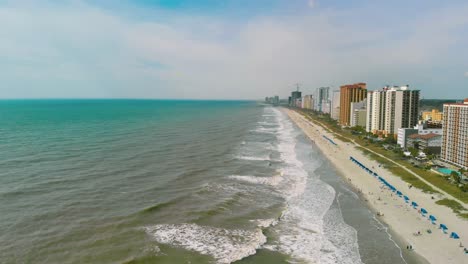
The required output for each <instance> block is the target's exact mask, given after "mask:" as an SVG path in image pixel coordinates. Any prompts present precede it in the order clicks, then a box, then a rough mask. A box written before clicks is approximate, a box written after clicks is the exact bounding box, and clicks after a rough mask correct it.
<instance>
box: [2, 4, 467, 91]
mask: <svg viewBox="0 0 468 264" xmlns="http://www.w3.org/2000/svg"><path fill="white" fill-rule="evenodd" d="M466 14H468V1H466V0H460V1H458V0H453V1H449V0H447V1H440V0H437V1H436V0H392V1H387V0H386V1H381V0H354V1H353V0H346V1H345V0H198V1H196V0H153V1H151V0H135V1H129V0H123V1H114V0H95V1H91V0H82V1H80V0H72V1H67V0H63V1H38V0H35V1H22V0H15V1H9V0H6V1H5V0H0V25H1V26H0V98H3V99H10V98H162V99H178V98H180V99H260V98H264V97H265V96H272V95H279V96H280V97H282V98H285V97H286V96H288V94H289V93H290V91H291V90H293V89H295V84H296V83H299V84H300V85H301V89H302V90H303V91H304V92H305V93H311V92H312V91H314V90H315V88H317V87H321V86H330V87H332V88H333V89H338V88H339V86H340V85H343V84H348V83H356V82H366V83H367V84H368V89H369V90H376V89H380V88H381V87H383V86H384V85H406V84H408V85H410V87H411V88H413V89H419V90H421V95H422V97H423V98H426V99H461V98H465V97H468V16H467V15H466Z"/></svg>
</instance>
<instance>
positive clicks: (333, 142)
mask: <svg viewBox="0 0 468 264" xmlns="http://www.w3.org/2000/svg"><path fill="white" fill-rule="evenodd" d="M323 137H324V138H325V139H326V140H328V141H330V143H332V144H333V145H335V146H338V144H336V143H335V141H333V140H331V139H330V138H328V137H327V136H323Z"/></svg>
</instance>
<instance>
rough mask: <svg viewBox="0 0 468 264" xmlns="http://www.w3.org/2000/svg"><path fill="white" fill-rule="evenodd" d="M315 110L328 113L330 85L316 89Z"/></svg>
mask: <svg viewBox="0 0 468 264" xmlns="http://www.w3.org/2000/svg"><path fill="white" fill-rule="evenodd" d="M315 99H316V103H315V104H316V109H315V110H316V111H319V112H322V113H330V87H320V88H318V89H317V96H316V98H315Z"/></svg>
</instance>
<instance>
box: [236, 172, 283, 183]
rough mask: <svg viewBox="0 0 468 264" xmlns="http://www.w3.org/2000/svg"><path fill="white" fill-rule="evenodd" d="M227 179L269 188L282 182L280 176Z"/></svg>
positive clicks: (239, 176) (238, 176)
mask: <svg viewBox="0 0 468 264" xmlns="http://www.w3.org/2000/svg"><path fill="white" fill-rule="evenodd" d="M229 178H231V179H235V180H239V181H244V182H249V183H253V184H265V185H271V186H276V185H278V184H279V183H280V182H281V181H282V180H283V179H282V177H281V175H275V176H271V177H258V176H241V175H231V176H229Z"/></svg>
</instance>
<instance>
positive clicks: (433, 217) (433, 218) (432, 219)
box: [429, 215, 437, 221]
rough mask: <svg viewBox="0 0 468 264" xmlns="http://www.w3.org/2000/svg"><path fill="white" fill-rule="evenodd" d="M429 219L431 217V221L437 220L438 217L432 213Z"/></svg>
mask: <svg viewBox="0 0 468 264" xmlns="http://www.w3.org/2000/svg"><path fill="white" fill-rule="evenodd" d="M429 219H430V220H431V221H436V220H437V218H436V217H435V216H433V215H430V216H429Z"/></svg>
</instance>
